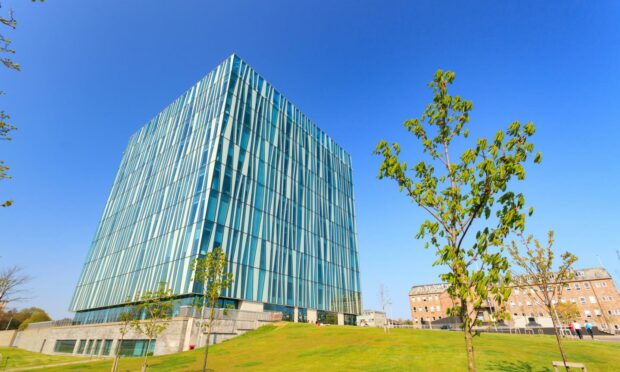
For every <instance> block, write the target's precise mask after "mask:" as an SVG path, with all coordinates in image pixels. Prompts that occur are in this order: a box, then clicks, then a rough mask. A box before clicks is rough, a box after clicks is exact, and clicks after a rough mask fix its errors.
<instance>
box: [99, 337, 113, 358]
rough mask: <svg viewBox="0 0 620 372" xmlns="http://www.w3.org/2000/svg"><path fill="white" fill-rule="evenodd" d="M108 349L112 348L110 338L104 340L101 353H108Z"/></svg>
mask: <svg viewBox="0 0 620 372" xmlns="http://www.w3.org/2000/svg"><path fill="white" fill-rule="evenodd" d="M110 350H112V340H105V342H104V343H103V350H102V351H101V355H110Z"/></svg>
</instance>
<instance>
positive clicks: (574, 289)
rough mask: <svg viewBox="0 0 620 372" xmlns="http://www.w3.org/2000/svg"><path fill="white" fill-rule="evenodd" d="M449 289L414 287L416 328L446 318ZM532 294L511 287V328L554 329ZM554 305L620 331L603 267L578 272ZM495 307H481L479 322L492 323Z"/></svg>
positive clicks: (619, 301) (619, 308)
mask: <svg viewBox="0 0 620 372" xmlns="http://www.w3.org/2000/svg"><path fill="white" fill-rule="evenodd" d="M447 289H448V285H447V284H445V283H440V284H426V285H418V286H413V287H412V288H411V291H410V292H409V305H410V308H411V318H412V320H413V324H414V325H417V326H421V325H422V324H428V323H430V322H433V321H436V320H439V319H442V318H445V317H446V316H447V315H446V311H447V309H448V308H449V307H451V306H453V301H452V299H451V298H450V296H449V295H448V292H447ZM528 291H529V292H528ZM533 291H534V289H533V288H516V287H513V288H512V293H511V295H510V298H509V299H508V301H507V302H506V303H505V310H506V312H507V313H509V314H510V320H508V323H509V324H510V325H511V326H513V327H525V326H526V324H528V323H530V324H531V323H537V324H540V325H541V326H543V327H551V326H552V323H551V317H550V316H549V314H548V313H547V310H546V309H545V307H544V306H543V305H542V304H541V303H539V300H538V298H537V296H536V295H535V294H534V292H533ZM554 302H555V303H560V302H562V303H566V302H571V303H573V304H575V305H576V307H577V309H578V310H579V314H580V319H577V320H579V321H580V322H582V323H583V322H584V321H585V320H588V321H589V322H590V323H592V324H593V325H595V326H597V327H598V328H600V329H601V330H607V331H610V332H620V294H618V289H617V288H616V286H615V284H614V281H613V279H612V277H611V275H609V273H608V272H607V270H605V269H603V268H591V269H581V270H575V276H574V278H573V279H571V280H568V281H566V282H565V283H564V290H563V291H562V294H561V296H559V298H556V299H554ZM493 306H494V304H492V303H489V305H488V306H485V307H483V308H481V309H480V311H479V313H478V317H479V319H481V320H484V321H488V320H490V319H491V314H492V313H493V310H494V309H493Z"/></svg>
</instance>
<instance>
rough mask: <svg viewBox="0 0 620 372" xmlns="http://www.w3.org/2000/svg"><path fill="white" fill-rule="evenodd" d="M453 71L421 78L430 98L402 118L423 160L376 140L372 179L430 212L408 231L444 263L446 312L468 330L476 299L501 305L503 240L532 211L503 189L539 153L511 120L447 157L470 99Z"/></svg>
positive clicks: (460, 136)
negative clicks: (457, 86) (453, 302)
mask: <svg viewBox="0 0 620 372" xmlns="http://www.w3.org/2000/svg"><path fill="white" fill-rule="evenodd" d="M454 78H455V75H454V73H453V72H450V71H442V70H438V71H437V72H436V73H435V76H434V78H433V80H432V81H431V82H430V83H429V87H430V88H431V90H432V92H433V101H432V102H431V103H430V104H429V105H427V106H426V109H425V110H424V112H423V113H422V116H421V117H420V118H419V119H410V120H407V121H405V123H404V126H405V128H406V129H407V131H408V132H410V133H411V134H413V135H414V137H415V138H416V139H417V140H418V141H419V142H420V144H421V146H422V150H423V154H422V155H421V158H422V157H425V159H423V160H420V161H419V162H417V163H415V164H414V165H413V166H410V165H409V164H408V163H407V162H406V161H403V160H401V159H400V153H401V146H400V145H399V144H398V143H396V142H394V143H392V144H388V142H387V141H384V140H382V141H380V142H379V143H378V145H377V147H376V148H375V150H374V153H375V154H377V155H380V156H381V157H382V158H383V161H382V163H381V166H380V168H379V178H380V179H383V178H387V179H392V180H394V181H396V183H397V184H398V187H399V190H400V192H404V193H405V194H406V195H407V196H408V197H409V198H410V199H411V200H412V201H413V202H415V203H416V204H417V205H418V206H420V207H421V208H423V209H424V210H425V211H426V212H428V214H429V215H430V218H429V219H428V220H426V221H424V222H423V223H422V224H421V225H420V227H419V230H418V233H417V235H416V237H417V238H419V239H425V246H426V247H429V246H433V247H434V248H435V249H436V255H437V260H436V261H435V265H446V266H448V267H449V268H450V270H449V271H448V272H447V273H445V274H442V275H441V278H442V280H444V281H446V282H448V283H449V284H450V287H449V289H448V291H449V294H450V295H451V296H452V297H453V298H455V299H458V300H460V303H459V305H457V306H455V307H454V308H452V309H451V310H450V312H451V314H452V315H459V316H460V317H461V318H462V321H463V325H464V327H465V329H466V332H469V331H470V330H471V327H473V326H474V325H475V317H476V314H477V309H478V308H479V307H480V305H481V304H482V303H483V302H484V301H486V300H487V299H488V298H489V297H490V296H493V298H494V299H495V301H497V303H498V305H501V303H502V301H503V300H504V299H505V298H507V297H508V296H509V295H510V289H509V287H508V283H509V281H510V275H509V273H508V274H505V275H504V273H506V271H507V269H508V260H507V259H506V258H505V257H504V256H503V248H502V246H503V242H504V239H505V238H506V236H507V235H508V234H510V233H511V232H513V231H523V229H524V227H525V219H526V216H527V215H528V214H530V215H531V213H532V211H533V210H532V208H529V210H528V211H527V213H526V212H525V211H524V209H525V198H524V196H523V194H521V193H516V192H514V191H512V190H511V189H510V188H511V181H522V180H524V179H525V167H524V164H525V163H526V161H527V160H528V159H530V157H533V160H534V162H535V163H540V162H541V159H542V157H541V155H540V153H537V154H535V155H533V152H534V145H533V144H532V143H531V142H530V137H532V136H533V135H534V132H535V128H534V125H533V124H532V123H527V124H525V125H522V124H521V123H520V122H518V121H515V122H513V123H512V124H510V125H509V126H508V128H507V129H506V130H505V131H504V130H499V131H497V133H496V134H495V136H494V138H493V139H492V140H489V139H486V138H480V139H478V140H477V141H475V143H474V144H473V146H471V145H470V146H471V147H469V148H466V149H465V150H462V151H461V152H460V154H459V155H458V156H454V147H455V143H456V142H457V140H461V142H463V143H462V144H457V145H456V146H459V147H461V146H462V145H463V144H467V143H468V142H471V141H468V138H469V130H468V129H467V124H468V123H469V120H470V112H471V110H472V107H473V104H472V102H471V101H468V100H466V99H463V98H461V97H459V96H453V95H451V94H449V92H448V87H449V85H451V84H452V83H453V82H454ZM478 221H483V224H482V226H480V227H478V226H477V225H476V222H478ZM474 231H475V232H474ZM466 238H468V239H467V240H466ZM491 248H496V249H493V250H492V249H491ZM472 264H476V265H477V268H476V269H472V267H471V266H472ZM489 292H490V293H489ZM468 330H469V331H468ZM472 353H473V351H472ZM471 367H472V366H471V365H470V369H471ZM473 368H475V367H473Z"/></svg>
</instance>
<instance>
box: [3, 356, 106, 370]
mask: <svg viewBox="0 0 620 372" xmlns="http://www.w3.org/2000/svg"><path fill="white" fill-rule="evenodd" d="M102 360H105V359H90V360H79V361H75V362H65V363H56V364H44V365H39V366H31V367H24V368H10V369H6V370H5V371H6V372H18V371H31V370H33V369H43V368H50V367H60V366H67V365H70V364H80V363H92V362H99V361H102Z"/></svg>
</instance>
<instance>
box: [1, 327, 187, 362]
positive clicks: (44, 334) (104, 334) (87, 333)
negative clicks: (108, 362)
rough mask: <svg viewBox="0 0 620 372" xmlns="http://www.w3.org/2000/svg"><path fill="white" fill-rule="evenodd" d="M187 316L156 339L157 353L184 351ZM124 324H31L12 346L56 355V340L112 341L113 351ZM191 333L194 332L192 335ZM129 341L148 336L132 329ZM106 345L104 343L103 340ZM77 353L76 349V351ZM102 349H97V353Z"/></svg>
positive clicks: (128, 337) (18, 335)
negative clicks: (59, 325)
mask: <svg viewBox="0 0 620 372" xmlns="http://www.w3.org/2000/svg"><path fill="white" fill-rule="evenodd" d="M187 323H188V319H187V318H174V319H172V320H171V321H170V323H169V325H168V328H166V330H165V331H164V332H163V333H162V334H161V335H160V336H159V337H158V338H157V342H156V343H155V352H154V354H155V355H161V354H170V353H176V352H179V351H183V345H184V339H185V337H187V336H188V335H187V334H186V333H187V332H186V328H187ZM121 326H122V323H101V324H84V325H72V326H61V327H49V328H44V327H33V328H31V327H28V328H27V329H25V330H24V331H20V332H18V334H17V336H16V337H15V342H14V343H13V346H17V347H19V348H20V349H25V350H29V351H34V352H41V353H44V354H55V352H54V346H55V344H56V341H57V340H76V341H77V342H76V348H77V344H79V341H80V340H113V341H112V350H116V346H117V343H118V341H119V340H120V338H121V333H120V329H121ZM190 336H191V334H190ZM124 339H126V340H144V339H146V337H145V336H144V335H142V334H140V333H137V332H136V331H134V330H133V329H129V332H128V333H127V334H126V335H125V336H124ZM102 344H103V342H102ZM74 353H75V350H74ZM98 354H99V351H97V352H95V355H98Z"/></svg>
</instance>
